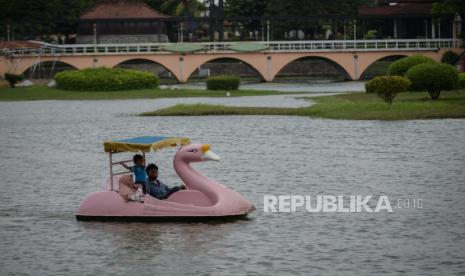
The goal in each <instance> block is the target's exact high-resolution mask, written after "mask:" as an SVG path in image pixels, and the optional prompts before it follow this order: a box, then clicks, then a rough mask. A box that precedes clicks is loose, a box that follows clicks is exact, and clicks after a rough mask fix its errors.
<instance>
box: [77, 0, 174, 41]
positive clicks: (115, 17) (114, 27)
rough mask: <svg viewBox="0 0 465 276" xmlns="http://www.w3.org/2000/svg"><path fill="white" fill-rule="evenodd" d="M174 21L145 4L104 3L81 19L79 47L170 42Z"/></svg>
mask: <svg viewBox="0 0 465 276" xmlns="http://www.w3.org/2000/svg"><path fill="white" fill-rule="evenodd" d="M168 18H170V16H169V15H166V14H163V13H161V12H159V11H157V10H155V9H153V8H152V7H150V6H149V5H147V4H146V3H145V2H144V1H142V0H104V1H100V2H98V4H97V5H96V6H94V7H93V8H92V9H90V10H89V11H87V12H85V13H84V14H82V15H81V17H80V20H79V25H78V37H77V43H80V44H86V43H145V42H168V36H167V32H166V23H165V22H164V20H166V19H168Z"/></svg>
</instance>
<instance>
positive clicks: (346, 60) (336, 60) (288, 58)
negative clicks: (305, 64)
mask: <svg viewBox="0 0 465 276" xmlns="http://www.w3.org/2000/svg"><path fill="white" fill-rule="evenodd" d="M310 58H318V59H323V60H325V61H327V62H329V63H330V64H332V65H333V66H335V68H337V70H339V71H340V72H341V73H342V74H343V75H344V77H345V78H347V79H352V80H355V79H356V77H357V76H356V75H355V72H354V61H353V55H352V54H350V53H288V54H286V53H283V54H281V55H279V56H278V55H277V56H273V57H272V60H271V63H272V67H273V69H272V73H271V79H272V80H273V79H275V77H276V76H277V75H278V74H279V73H280V72H281V71H282V70H283V69H284V68H285V67H286V66H288V65H289V64H291V63H293V62H296V61H299V60H304V59H310Z"/></svg>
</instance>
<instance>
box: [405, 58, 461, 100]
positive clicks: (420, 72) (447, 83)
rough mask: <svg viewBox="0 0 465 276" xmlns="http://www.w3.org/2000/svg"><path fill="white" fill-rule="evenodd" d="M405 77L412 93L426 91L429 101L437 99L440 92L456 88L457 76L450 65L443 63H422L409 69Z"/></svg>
mask: <svg viewBox="0 0 465 276" xmlns="http://www.w3.org/2000/svg"><path fill="white" fill-rule="evenodd" d="M405 76H406V77H407V78H408V79H409V80H410V81H411V82H412V85H411V86H410V89H411V90H414V91H425V90H426V91H428V94H429V95H430V97H431V99H433V100H436V99H439V94H440V93H441V90H451V89H454V88H455V87H457V82H458V79H459V74H458V72H457V70H455V68H454V67H453V66H452V65H449V64H443V63H423V64H418V65H415V66H413V67H412V68H410V69H409V70H408V71H407V73H406V74H405Z"/></svg>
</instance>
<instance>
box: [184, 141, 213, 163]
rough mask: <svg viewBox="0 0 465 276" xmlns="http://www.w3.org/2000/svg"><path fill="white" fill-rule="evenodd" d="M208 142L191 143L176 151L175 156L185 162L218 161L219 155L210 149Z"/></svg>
mask: <svg viewBox="0 0 465 276" xmlns="http://www.w3.org/2000/svg"><path fill="white" fill-rule="evenodd" d="M210 148H211V146H210V144H192V145H188V146H184V147H182V148H180V149H179V150H178V152H176V157H177V158H181V159H182V160H184V161H185V162H203V161H220V157H219V156H218V155H216V154H215V153H214V152H213V151H211V150H210Z"/></svg>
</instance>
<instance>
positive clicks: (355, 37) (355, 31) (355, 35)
mask: <svg viewBox="0 0 465 276" xmlns="http://www.w3.org/2000/svg"><path fill="white" fill-rule="evenodd" d="M354 40H357V19H354Z"/></svg>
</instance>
